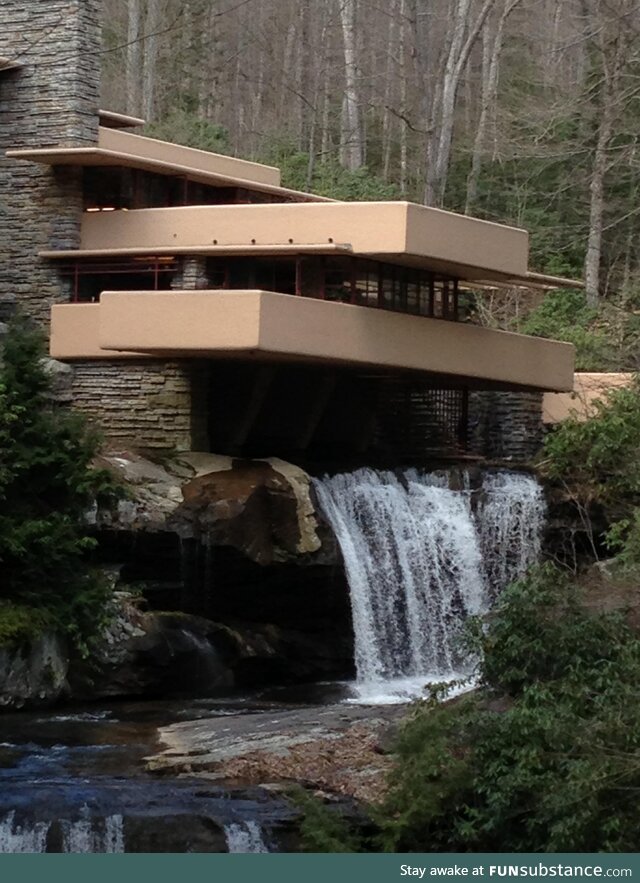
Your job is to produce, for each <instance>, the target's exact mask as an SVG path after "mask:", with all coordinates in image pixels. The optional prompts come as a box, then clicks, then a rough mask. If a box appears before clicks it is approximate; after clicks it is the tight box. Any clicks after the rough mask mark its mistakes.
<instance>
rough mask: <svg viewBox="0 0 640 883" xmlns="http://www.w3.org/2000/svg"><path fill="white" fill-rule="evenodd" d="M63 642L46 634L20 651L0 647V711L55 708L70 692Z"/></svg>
mask: <svg viewBox="0 0 640 883" xmlns="http://www.w3.org/2000/svg"><path fill="white" fill-rule="evenodd" d="M68 667H69V661H68V656H67V651H66V646H65V644H64V641H63V640H62V639H61V638H60V637H59V636H57V635H55V634H53V633H45V634H43V635H40V636H39V637H37V638H34V639H33V640H32V641H30V642H29V643H28V644H24V645H21V646H19V647H0V708H5V709H18V708H36V707H46V706H48V705H53V704H54V703H55V702H56V700H57V699H58V698H59V697H60V696H61V695H63V694H64V693H65V692H66V690H67V672H68Z"/></svg>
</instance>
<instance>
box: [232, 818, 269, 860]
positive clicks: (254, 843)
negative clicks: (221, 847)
mask: <svg viewBox="0 0 640 883" xmlns="http://www.w3.org/2000/svg"><path fill="white" fill-rule="evenodd" d="M224 834H225V837H226V840H227V849H228V851H229V852H237V853H249V852H269V849H268V848H267V845H266V843H265V842H264V835H263V832H262V829H261V827H260V825H258V823H257V822H254V821H245V822H232V823H231V824H228V825H225V826H224Z"/></svg>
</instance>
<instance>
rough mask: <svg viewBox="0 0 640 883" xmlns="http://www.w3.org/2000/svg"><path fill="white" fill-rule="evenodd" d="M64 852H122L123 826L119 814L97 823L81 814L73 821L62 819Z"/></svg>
mask: <svg viewBox="0 0 640 883" xmlns="http://www.w3.org/2000/svg"><path fill="white" fill-rule="evenodd" d="M60 825H61V827H62V844H63V851H64V852H73V853H97V852H124V828H123V820H122V816H120V815H113V816H107V817H106V818H105V819H104V820H101V821H98V822H97V823H96V822H95V821H93V820H92V819H91V818H89V817H88V815H87V814H85V815H83V817H82V818H81V819H79V820H78V821H75V822H68V821H64V820H63V821H62V822H61V823H60Z"/></svg>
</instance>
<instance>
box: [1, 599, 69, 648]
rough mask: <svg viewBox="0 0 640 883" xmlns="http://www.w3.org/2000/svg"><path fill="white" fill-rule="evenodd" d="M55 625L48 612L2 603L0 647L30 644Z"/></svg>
mask: <svg viewBox="0 0 640 883" xmlns="http://www.w3.org/2000/svg"><path fill="white" fill-rule="evenodd" d="M54 625H55V620H54V619H53V617H52V616H51V615H50V614H49V613H48V612H47V611H46V610H39V609H38V608H34V607H26V606H25V605H24V604H11V603H8V602H6V601H0V647H2V646H4V645H14V646H15V645H19V644H23V643H28V642H29V641H31V640H33V638H37V637H38V635H41V634H42V632H44V631H46V630H47V629H48V628H52V627H53V626H54Z"/></svg>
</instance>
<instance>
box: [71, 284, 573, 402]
mask: <svg viewBox="0 0 640 883" xmlns="http://www.w3.org/2000/svg"><path fill="white" fill-rule="evenodd" d="M66 309H67V313H65V315H64V316H63V315H62V314H61V313H60V312H58V313H57V317H58V318H57V321H58V322H61V321H62V320H63V319H65V320H66V319H68V318H69V311H72V310H77V309H78V306H76V305H69V306H68V307H67V308H66ZM98 309H99V330H98V345H99V350H98V352H100V353H101V354H102V357H105V358H110V357H111V356H112V354H113V353H116V352H122V351H127V352H129V353H131V352H136V353H140V352H144V353H147V354H149V355H154V356H162V357H175V358H202V357H205V358H206V357H208V358H229V357H242V358H258V359H263V360H270V359H278V360H288V361H294V362H295V361H314V362H325V363H327V364H341V365H352V366H369V367H375V368H378V369H384V370H390V371H396V370H401V371H418V372H422V373H428V374H432V375H437V376H438V377H440V378H443V377H445V378H446V377H448V378H457V379H459V381H460V382H465V381H469V382H470V384H471V385H474V386H476V387H479V388H481V387H482V386H483V384H485V383H488V384H489V385H492V384H498V385H500V386H501V387H503V388H523V387H524V388H528V389H540V390H555V391H560V390H570V389H571V388H572V386H573V358H574V350H573V347H572V346H571V345H570V344H565V343H557V342H554V341H548V340H542V339H541V338H534V337H526V336H523V335H519V334H511V333H508V332H504V331H495V330H493V329H488V328H481V327H479V326H476V325H470V324H465V323H456V322H446V321H441V320H437V319H427V318H422V317H418V316H408V315H402V314H397V313H390V312H386V311H383V310H375V309H370V308H366V307H358V306H351V305H348V304H337V303H330V302H326V301H318V300H313V299H309V298H296V297H292V296H290V295H284V294H276V293H274V292H263V291H233V292H231V291H205V292H188V291H181V292H171V293H168V292H107V293H105V294H104V295H103V296H102V301H101V303H100V305H99V307H98ZM54 310H56V311H59V310H60V308H54ZM71 319H73V317H71ZM92 321H94V320H93V318H92ZM55 324H56V323H54V325H55ZM94 327H95V326H94ZM75 332H76V336H75V337H74V335H72V334H70V333H64V334H63V333H62V331H61V329H60V328H59V327H58V332H57V336H55V337H54V340H55V345H56V352H57V358H61V359H65V358H68V359H72V358H81V357H82V355H81V354H80V353H78V347H79V345H80V341H79V340H78V337H77V335H78V333H79V329H78V327H77V326H76V328H75ZM94 334H95V332H94ZM94 340H95V337H94ZM94 345H95V344H93V345H92V346H94ZM65 347H66V349H65ZM86 349H87V348H86V347H85V348H84V350H86ZM92 352H93V353H95V352H96V351H95V349H93V350H92Z"/></svg>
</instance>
